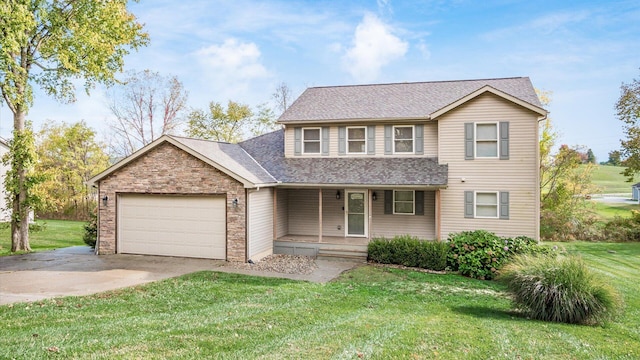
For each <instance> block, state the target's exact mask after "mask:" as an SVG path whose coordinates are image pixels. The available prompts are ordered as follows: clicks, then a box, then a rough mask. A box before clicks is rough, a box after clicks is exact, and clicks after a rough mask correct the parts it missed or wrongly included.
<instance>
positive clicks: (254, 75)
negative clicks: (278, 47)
mask: <svg viewBox="0 0 640 360" xmlns="http://www.w3.org/2000/svg"><path fill="white" fill-rule="evenodd" d="M193 55H194V56H195V57H196V59H197V62H198V64H199V65H200V69H199V71H198V74H200V76H199V79H198V80H197V81H199V82H206V85H205V86H204V87H205V88H206V89H207V90H208V91H207V93H208V94H207V97H210V95H211V93H213V94H216V97H217V98H218V99H217V100H219V101H224V100H225V99H234V100H235V99H237V98H238V97H242V96H244V95H246V93H247V92H248V91H249V90H250V89H251V88H254V87H255V86H256V82H259V81H262V80H265V79H268V78H270V77H271V74H270V72H269V71H268V70H267V69H266V68H265V66H264V65H263V64H262V63H261V53H260V49H259V48H258V46H257V45H256V44H255V43H253V42H241V41H239V40H237V39H235V38H228V39H226V40H225V41H224V42H223V43H222V44H214V45H210V46H207V47H204V48H200V49H199V50H197V51H196V52H194V53H193ZM194 95H195V94H194ZM198 95H203V94H198ZM209 100H211V99H209Z"/></svg>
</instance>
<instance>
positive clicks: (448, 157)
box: [438, 94, 539, 239]
mask: <svg viewBox="0 0 640 360" xmlns="http://www.w3.org/2000/svg"><path fill="white" fill-rule="evenodd" d="M537 118H538V115H537V114H535V113H533V112H531V111H529V110H526V109H524V108H522V107H520V106H517V105H515V104H513V103H511V102H509V101H507V100H504V99H502V98H500V97H498V96H496V95H493V94H484V95H481V96H479V97H477V98H476V99H473V100H471V101H469V102H468V103H466V104H464V105H462V106H460V107H459V108H457V109H454V110H452V111H450V112H449V113H446V114H444V115H443V116H441V117H439V118H438V130H439V132H440V140H439V144H438V145H439V150H438V153H439V154H440V156H439V161H440V163H441V164H448V165H449V182H448V187H447V189H443V190H442V191H441V203H442V205H441V214H442V216H441V218H442V222H441V225H442V227H441V237H442V238H443V239H446V237H447V235H448V234H449V233H451V232H459V231H463V230H474V229H485V230H489V231H492V232H495V233H497V234H498V235H500V236H517V235H526V236H530V237H534V238H538V223H539V209H538V203H539V194H538V121H537ZM500 121H508V122H509V149H510V158H509V160H499V159H478V158H476V159H474V160H465V156H464V124H465V123H468V122H500ZM463 178H464V182H463V180H462V179H463ZM464 191H508V192H509V220H501V219H467V218H464Z"/></svg>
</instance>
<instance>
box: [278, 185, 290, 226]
mask: <svg viewBox="0 0 640 360" xmlns="http://www.w3.org/2000/svg"><path fill="white" fill-rule="evenodd" d="M276 192H277V193H276V214H277V218H276V237H278V238H279V237H281V236H285V235H287V234H288V233H289V206H288V205H289V191H288V190H286V189H276Z"/></svg>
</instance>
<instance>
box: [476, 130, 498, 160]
mask: <svg viewBox="0 0 640 360" xmlns="http://www.w3.org/2000/svg"><path fill="white" fill-rule="evenodd" d="M476 157H479V158H497V157H498V123H476Z"/></svg>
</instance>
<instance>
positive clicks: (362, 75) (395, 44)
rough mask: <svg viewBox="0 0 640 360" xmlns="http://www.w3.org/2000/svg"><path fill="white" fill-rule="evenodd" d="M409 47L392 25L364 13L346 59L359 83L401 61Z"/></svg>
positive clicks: (346, 63) (350, 70)
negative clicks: (393, 31)
mask: <svg viewBox="0 0 640 360" xmlns="http://www.w3.org/2000/svg"><path fill="white" fill-rule="evenodd" d="M408 47H409V44H408V43H407V42H405V41H403V40H402V39H400V38H399V37H397V36H395V35H394V34H393V33H392V29H391V27H390V26H389V25H387V24H385V23H383V22H382V21H381V20H380V19H379V18H378V17H377V16H375V15H373V14H370V13H368V14H365V16H364V19H363V20H362V22H361V23H360V24H358V26H357V27H356V32H355V36H354V39H353V47H351V48H350V49H349V50H348V51H347V53H346V54H345V55H344V57H343V61H344V65H345V68H346V69H347V71H348V72H349V73H350V74H351V75H352V76H353V77H354V78H355V79H357V80H359V81H371V80H373V79H375V78H376V77H377V76H378V74H379V73H380V69H381V68H382V67H383V66H385V65H387V64H389V63H391V62H392V61H394V60H397V59H400V58H402V57H403V56H404V55H405V54H406V53H407V49H408Z"/></svg>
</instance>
